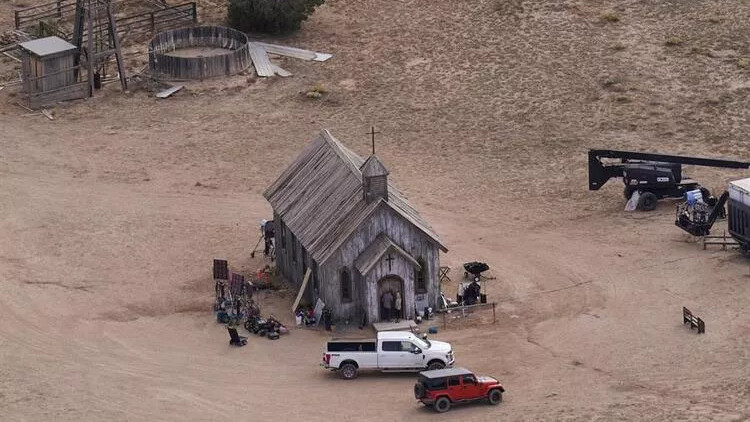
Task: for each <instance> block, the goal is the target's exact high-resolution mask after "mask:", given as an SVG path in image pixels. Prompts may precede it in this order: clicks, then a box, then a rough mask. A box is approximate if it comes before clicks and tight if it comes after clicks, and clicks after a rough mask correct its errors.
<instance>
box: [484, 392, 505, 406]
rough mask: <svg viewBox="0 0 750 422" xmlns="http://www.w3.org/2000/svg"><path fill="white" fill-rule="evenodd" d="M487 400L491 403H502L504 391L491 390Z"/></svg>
mask: <svg viewBox="0 0 750 422" xmlns="http://www.w3.org/2000/svg"><path fill="white" fill-rule="evenodd" d="M487 401H488V402H490V404H500V402H501V401H503V393H502V392H501V391H500V390H490V392H489V393H488V394H487Z"/></svg>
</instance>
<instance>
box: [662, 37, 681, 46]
mask: <svg viewBox="0 0 750 422" xmlns="http://www.w3.org/2000/svg"><path fill="white" fill-rule="evenodd" d="M683 42H684V41H683V40H682V38H680V37H669V38H667V40H666V41H665V42H664V45H666V46H667V47H676V46H678V45H681V44H682V43H683Z"/></svg>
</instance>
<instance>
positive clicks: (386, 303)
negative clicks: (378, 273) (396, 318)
mask: <svg viewBox="0 0 750 422" xmlns="http://www.w3.org/2000/svg"><path fill="white" fill-rule="evenodd" d="M381 301H382V302H383V312H384V313H385V315H383V319H384V320H386V321H390V320H391V307H392V305H393V295H392V294H391V291H390V290H387V291H386V292H385V293H383V297H382V298H381Z"/></svg>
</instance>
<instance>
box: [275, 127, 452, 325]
mask: <svg viewBox="0 0 750 422" xmlns="http://www.w3.org/2000/svg"><path fill="white" fill-rule="evenodd" d="M264 196H265V198H266V199H267V200H268V202H269V203H270V204H271V206H272V208H273V214H274V225H275V227H276V230H275V245H276V248H275V250H276V266H277V269H278V271H279V272H280V273H281V274H283V275H284V276H285V277H286V279H287V280H288V281H289V282H291V283H292V284H294V285H296V286H297V287H300V286H301V284H302V281H303V278H304V274H305V272H306V270H307V269H308V268H310V270H311V276H310V277H309V279H308V283H307V286H306V288H305V292H304V296H303V297H305V298H306V299H307V301H308V302H309V303H312V304H314V303H316V301H317V299H318V298H320V299H321V300H322V301H323V302H324V303H325V304H326V305H327V306H328V307H329V308H331V309H332V310H333V314H334V317H335V318H337V319H340V320H346V319H348V320H350V321H352V323H359V322H360V321H362V318H363V317H365V318H366V323H368V324H371V323H374V322H379V321H382V320H385V319H386V313H385V312H386V311H385V309H384V306H383V302H384V301H383V297H384V294H385V292H386V291H390V292H391V296H392V297H399V296H400V297H401V303H400V308H401V310H402V315H403V317H404V318H406V319H413V318H414V316H415V314H416V313H417V312H418V311H422V310H423V309H424V308H425V307H427V306H430V307H433V308H435V307H436V304H437V303H438V298H439V295H440V285H439V281H438V275H439V268H440V262H439V259H440V258H439V253H440V251H443V252H447V251H448V250H447V249H446V248H445V246H443V244H442V242H441V240H440V238H439V237H438V235H437V234H436V233H435V231H434V230H433V229H432V227H430V225H429V223H427V221H425V219H424V218H422V216H420V215H419V213H418V212H417V211H416V210H415V209H414V208H413V207H412V206H411V205H409V203H408V202H407V200H406V197H405V196H404V195H403V194H402V193H401V192H399V191H398V190H397V189H396V188H394V186H393V185H392V184H391V183H390V182H389V180H388V170H387V169H386V168H385V166H384V165H383V163H382V162H381V161H380V160H379V159H378V158H377V157H376V156H375V155H371V156H370V157H368V158H367V159H366V160H363V159H362V158H361V157H360V156H358V155H357V154H355V153H354V152H352V151H351V150H349V149H348V148H346V147H345V146H344V145H343V144H342V143H341V142H339V141H338V140H337V139H336V138H334V137H333V135H331V133H330V132H328V131H327V130H324V131H322V132H320V134H318V135H317V136H316V137H315V138H314V139H313V140H311V141H310V142H309V143H308V144H307V145H306V146H305V148H304V149H303V150H302V152H301V153H300V155H299V156H298V157H297V158H296V159H295V160H294V162H292V163H291V165H290V166H289V167H288V168H287V169H286V170H284V172H283V173H282V174H281V176H279V178H278V179H277V180H276V181H275V182H274V183H273V184H272V185H271V186H270V187H269V188H268V189H267V190H266V191H265V192H264ZM396 292H399V295H396ZM387 297H388V296H386V298H387ZM392 307H398V306H396V305H395V304H392Z"/></svg>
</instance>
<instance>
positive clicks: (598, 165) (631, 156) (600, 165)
mask: <svg viewBox="0 0 750 422" xmlns="http://www.w3.org/2000/svg"><path fill="white" fill-rule="evenodd" d="M602 158H612V159H620V160H621V161H620V162H619V163H604V162H602V160H601V159H602ZM631 160H632V161H631ZM670 163H671V164H680V165H682V164H687V165H693V166H704V167H724V168H735V169H746V168H750V163H749V162H745V161H734V160H724V159H716V158H699V157H687V156H682V155H665V154H651V153H644V152H632V151H616V150H609V149H592V150H589V190H599V188H601V187H602V186H604V184H605V183H607V181H608V180H609V179H611V178H613V177H624V176H625V175H626V174H625V172H626V171H627V169H628V168H635V167H637V166H639V165H643V164H650V165H659V164H666V165H668V164H670ZM677 168H679V167H677ZM677 171H679V170H677ZM674 176H675V177H674V179H675V180H674V181H673V182H674V183H680V181H681V180H680V179H681V174H675V175H674Z"/></svg>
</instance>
